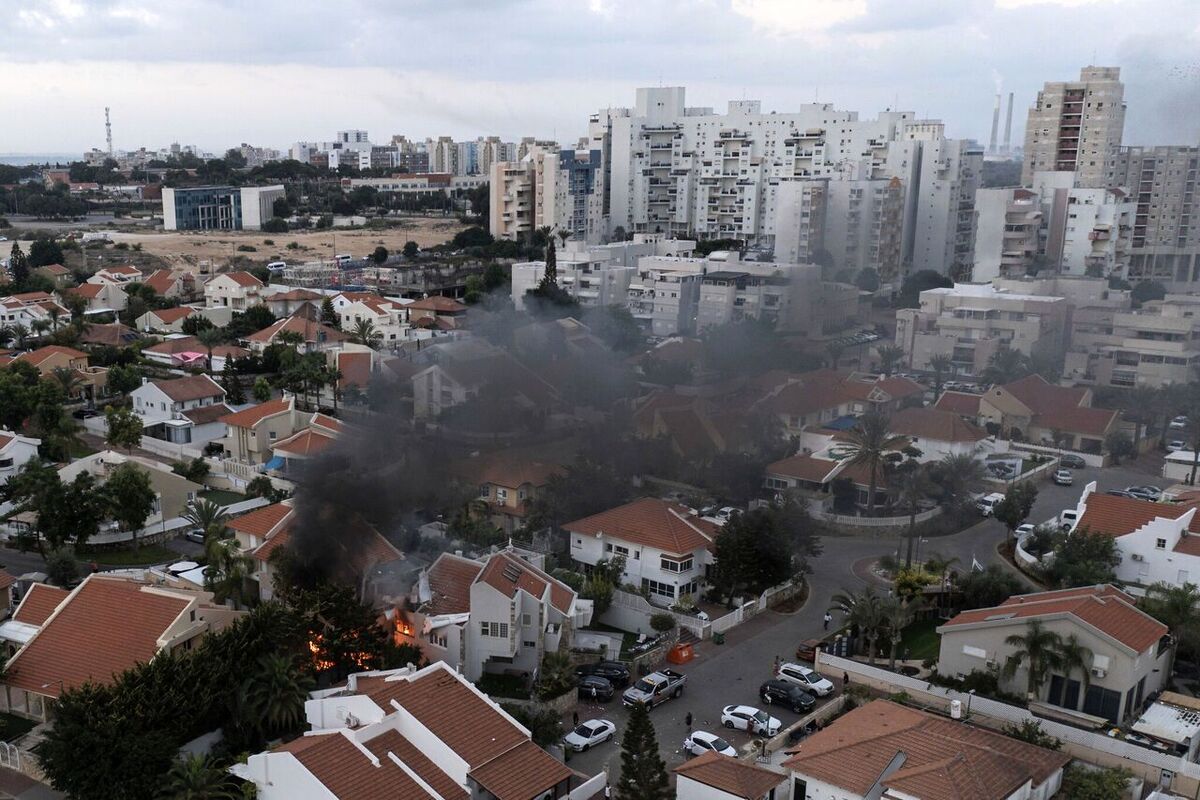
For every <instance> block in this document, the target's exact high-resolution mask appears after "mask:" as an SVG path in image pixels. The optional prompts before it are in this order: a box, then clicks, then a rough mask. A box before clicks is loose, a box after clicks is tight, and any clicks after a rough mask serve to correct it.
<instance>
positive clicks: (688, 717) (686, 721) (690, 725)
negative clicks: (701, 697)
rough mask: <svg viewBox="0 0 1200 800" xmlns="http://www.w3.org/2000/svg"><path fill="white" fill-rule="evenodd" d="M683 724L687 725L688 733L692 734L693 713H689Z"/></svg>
mask: <svg viewBox="0 0 1200 800" xmlns="http://www.w3.org/2000/svg"><path fill="white" fill-rule="evenodd" d="M683 724H684V725H687V729H688V733H691V732H692V712H690V711H689V712H687V716H686V717H684V718H683Z"/></svg>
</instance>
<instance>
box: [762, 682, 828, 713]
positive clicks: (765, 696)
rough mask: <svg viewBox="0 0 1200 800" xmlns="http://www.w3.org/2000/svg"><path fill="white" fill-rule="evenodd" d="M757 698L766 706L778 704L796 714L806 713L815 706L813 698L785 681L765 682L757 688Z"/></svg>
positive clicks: (815, 702)
mask: <svg viewBox="0 0 1200 800" xmlns="http://www.w3.org/2000/svg"><path fill="white" fill-rule="evenodd" d="M758 696H759V697H761V698H762V701H763V702H764V703H766V704H767V705H771V704H772V703H778V704H779V705H781V706H783V707H784V708H790V709H791V710H792V711H794V712H796V713H797V714H800V713H802V712H805V711H808V710H810V709H811V708H812V707H813V706H815V705H816V704H817V700H816V698H815V697H813V696H812V695H811V694H809V693H808V692H806V691H804V690H803V689H801V688H800V687H799V686H797V685H796V684H794V683H788V682H787V681H779V680H771V681H767V682H766V683H764V684H763V685H762V686H760V687H758Z"/></svg>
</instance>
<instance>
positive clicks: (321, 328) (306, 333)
mask: <svg viewBox="0 0 1200 800" xmlns="http://www.w3.org/2000/svg"><path fill="white" fill-rule="evenodd" d="M284 331H287V332H288V333H292V334H295V335H296V336H299V337H300V345H299V349H300V352H302V353H314V352H317V351H324V350H332V349H335V348H337V347H340V346H341V344H342V342H344V341H346V340H347V339H349V338H350V337H349V336H348V335H347V334H345V333H342V332H341V331H339V330H338V329H337V328H331V327H330V326H328V325H323V324H322V323H320V322H317V321H316V320H315V319H312V318H310V316H309V315H306V314H297V315H295V316H291V317H288V318H287V319H281V320H276V321H275V322H273V323H271V324H270V325H268V326H267V327H266V328H263V329H262V330H261V331H258V332H256V333H252V334H250V335H249V336H247V337H246V345H247V347H249V348H250V350H251V351H252V352H254V353H262V351H263V350H266V349H267V347H268V345H272V344H277V343H278V337H279V334H281V333H283V332H284Z"/></svg>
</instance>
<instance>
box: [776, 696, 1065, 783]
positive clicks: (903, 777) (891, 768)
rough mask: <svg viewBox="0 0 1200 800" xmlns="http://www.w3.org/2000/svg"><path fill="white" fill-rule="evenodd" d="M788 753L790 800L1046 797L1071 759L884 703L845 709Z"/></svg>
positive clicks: (977, 729) (971, 727)
mask: <svg viewBox="0 0 1200 800" xmlns="http://www.w3.org/2000/svg"><path fill="white" fill-rule="evenodd" d="M791 753H792V755H791V757H790V758H788V759H787V760H786V761H784V762H783V766H784V767H785V768H786V769H788V770H790V771H791V776H792V798H793V800H868V798H870V800H877V799H878V800H949V798H971V800H1050V798H1051V797H1053V796H1054V795H1055V793H1056V792H1057V791H1058V790H1059V788H1060V787H1061V786H1062V776H1063V768H1064V767H1066V765H1067V763H1068V762H1069V761H1070V760H1071V757H1070V756H1069V755H1067V754H1066V753H1060V752H1056V751H1053V750H1047V749H1045V748H1043V747H1037V746H1036V745H1032V744H1027V743H1026V742H1022V741H1021V740H1019V739H1014V738H1013V737H1011V736H1005V735H1004V734H1002V733H998V732H996V731H992V730H988V729H987V728H981V727H977V726H975V725H971V724H969V723H966V722H962V721H959V720H952V719H947V718H946V717H943V716H939V715H937V714H931V713H928V712H925V711H918V710H916V709H913V708H909V707H907V706H902V705H899V704H897V703H892V702H890V701H888V700H875V701H872V702H870V703H867V704H866V705H864V706H860V707H858V708H855V709H853V710H851V711H849V712H847V713H846V714H843V715H842V716H840V717H838V718H837V719H836V720H834V721H833V722H831V723H830V724H828V725H826V726H825V727H824V728H822V729H821V730H819V731H817V732H816V733H814V734H813V735H812V736H808V737H806V738H805V739H803V740H802V741H801V742H800V744H799V745H797V746H796V748H795V750H793V751H791Z"/></svg>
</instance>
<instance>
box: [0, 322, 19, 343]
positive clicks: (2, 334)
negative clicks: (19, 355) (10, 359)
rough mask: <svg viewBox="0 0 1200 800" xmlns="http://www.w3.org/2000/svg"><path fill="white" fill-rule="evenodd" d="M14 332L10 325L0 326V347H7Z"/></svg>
mask: <svg viewBox="0 0 1200 800" xmlns="http://www.w3.org/2000/svg"><path fill="white" fill-rule="evenodd" d="M14 336H16V333H15V332H14V331H13V329H12V326H11V325H4V326H0V347H8V345H9V343H11V342H12V340H13V337H14Z"/></svg>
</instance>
